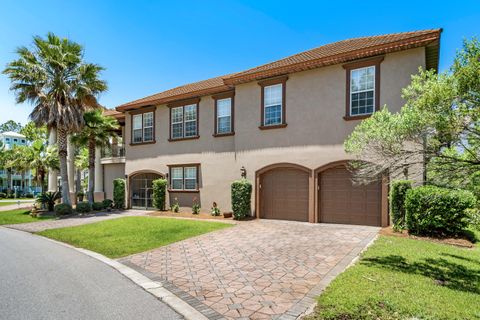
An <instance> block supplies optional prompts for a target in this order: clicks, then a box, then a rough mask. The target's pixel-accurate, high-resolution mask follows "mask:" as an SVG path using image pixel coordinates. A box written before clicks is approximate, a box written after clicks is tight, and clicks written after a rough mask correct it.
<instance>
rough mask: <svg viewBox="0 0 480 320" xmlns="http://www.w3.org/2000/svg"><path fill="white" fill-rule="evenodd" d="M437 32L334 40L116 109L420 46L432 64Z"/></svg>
mask: <svg viewBox="0 0 480 320" xmlns="http://www.w3.org/2000/svg"><path fill="white" fill-rule="evenodd" d="M441 32H442V29H432V30H422V31H413V32H403V33H395V34H387V35H379V36H370V37H362V38H353V39H348V40H343V41H339V42H334V43H331V44H327V45H324V46H321V47H318V48H314V49H311V50H308V51H304V52H301V53H298V54H295V55H292V56H290V57H287V58H284V59H281V60H278V61H274V62H271V63H267V64H264V65H261V66H259V67H255V68H252V69H248V70H245V71H242V72H238V73H234V74H230V75H225V76H220V77H216V78H211V79H208V80H203V81H199V82H194V83H190V84H186V85H183V86H180V87H176V88H173V89H170V90H167V91H163V92H160V93H157V94H154V95H151V96H148V97H145V98H142V99H138V100H135V101H132V102H128V103H126V104H123V105H121V106H119V107H117V108H116V109H117V110H118V111H126V110H130V109H136V108H139V107H143V106H147V105H152V104H163V103H169V102H172V101H177V100H182V99H188V98H193V97H200V96H205V95H211V94H214V93H219V92H222V91H227V90H229V89H231V88H232V87H233V86H234V85H236V84H240V83H245V82H249V81H254V80H258V79H263V78H269V77H275V76H278V75H284V74H287V73H292V72H299V71H304V70H309V69H314V68H319V67H323V66H328V65H333V64H338V63H344V62H347V61H352V60H356V59H361V58H367V57H371V56H375V55H380V54H385V53H390V52H396V51H401V50H407V49H411V48H417V47H422V46H426V47H427V48H428V47H431V48H433V49H431V52H432V53H433V54H427V60H428V59H430V61H427V67H428V66H431V67H436V66H437V64H438V46H439V40H440V34H441Z"/></svg>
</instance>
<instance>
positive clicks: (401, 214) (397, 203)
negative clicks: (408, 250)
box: [390, 180, 412, 230]
mask: <svg viewBox="0 0 480 320" xmlns="http://www.w3.org/2000/svg"><path fill="white" fill-rule="evenodd" d="M410 189H412V181H410V180H396V181H393V182H392V184H391V187H390V216H391V217H392V221H393V227H394V229H395V230H401V229H403V228H404V227H405V196H406V194H407V191H408V190H410Z"/></svg>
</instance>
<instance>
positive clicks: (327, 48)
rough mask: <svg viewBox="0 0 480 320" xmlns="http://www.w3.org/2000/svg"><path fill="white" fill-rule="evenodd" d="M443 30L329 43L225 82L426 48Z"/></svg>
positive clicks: (253, 78) (248, 71)
mask: <svg viewBox="0 0 480 320" xmlns="http://www.w3.org/2000/svg"><path fill="white" fill-rule="evenodd" d="M440 32H441V29H434V30H423V31H414V32H403V33H395V34H387V35H380V36H370V37H362V38H353V39H348V40H343V41H339V42H334V43H330V44H327V45H324V46H321V47H318V48H315V49H311V50H308V51H305V52H301V53H298V54H295V55H293V56H290V57H287V58H284V59H281V60H278V61H275V62H272V63H267V64H264V65H262V66H259V67H255V68H252V69H249V70H246V71H243V72H239V73H236V74H235V75H231V76H228V77H225V78H224V81H225V83H227V84H237V83H243V82H248V81H251V80H256V79H261V78H267V77H272V76H276V75H281V74H285V73H289V72H298V71H303V70H308V69H313V68H318V67H322V66H327V65H333V64H337V63H343V62H347V61H351V60H355V59H360V58H366V57H370V56H374V55H379V54H385V53H389V52H394V51H400V50H405V49H410V48H415V47H420V46H425V45H427V44H429V43H431V42H434V41H437V40H438V39H439V38H440Z"/></svg>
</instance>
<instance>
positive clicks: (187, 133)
mask: <svg viewBox="0 0 480 320" xmlns="http://www.w3.org/2000/svg"><path fill="white" fill-rule="evenodd" d="M170 112H171V124H170V130H171V138H172V139H181V138H190V137H196V136H198V128H197V116H198V115H197V104H189V105H186V106H181V107H174V108H171V110H170Z"/></svg>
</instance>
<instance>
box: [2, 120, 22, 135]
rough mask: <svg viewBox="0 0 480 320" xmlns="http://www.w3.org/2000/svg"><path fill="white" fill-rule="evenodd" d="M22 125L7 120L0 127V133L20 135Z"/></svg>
mask: <svg viewBox="0 0 480 320" xmlns="http://www.w3.org/2000/svg"><path fill="white" fill-rule="evenodd" d="M22 128H23V127H22V124H21V123H20V122H15V121H13V120H8V121H7V122H5V123H3V124H1V125H0V132H7V131H13V132H17V133H20V131H21V130H22Z"/></svg>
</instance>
